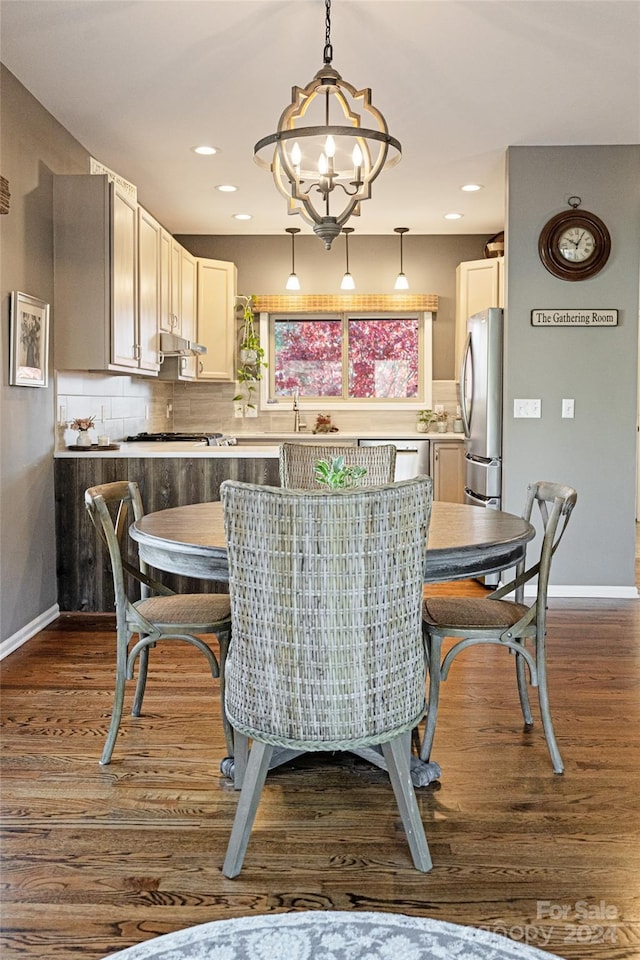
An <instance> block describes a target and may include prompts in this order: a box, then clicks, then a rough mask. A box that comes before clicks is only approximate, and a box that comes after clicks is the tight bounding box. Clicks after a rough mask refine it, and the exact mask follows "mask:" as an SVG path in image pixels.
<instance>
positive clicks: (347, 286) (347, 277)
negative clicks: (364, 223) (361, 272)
mask: <svg viewBox="0 0 640 960" xmlns="http://www.w3.org/2000/svg"><path fill="white" fill-rule="evenodd" d="M342 232H343V233H344V251H345V255H346V270H345V272H344V277H343V278H342V283H341V284H340V289H341V290H355V288H356V284H355V281H354V279H353V277H352V276H351V274H350V273H349V234H350V233H353V227H343V228H342Z"/></svg>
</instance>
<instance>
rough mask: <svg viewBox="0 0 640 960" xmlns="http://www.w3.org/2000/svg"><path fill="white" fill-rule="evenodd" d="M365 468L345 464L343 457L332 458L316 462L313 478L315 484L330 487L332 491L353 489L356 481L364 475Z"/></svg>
mask: <svg viewBox="0 0 640 960" xmlns="http://www.w3.org/2000/svg"><path fill="white" fill-rule="evenodd" d="M366 472H367V468H366V467H355V466H349V465H348V464H345V462H344V457H332V459H331V460H330V461H329V460H316V463H315V471H314V477H315V480H316V481H317V483H320V484H322V486H325V487H330V488H331V489H332V490H341V489H346V488H347V487H353V486H354V485H355V484H356V482H357V481H358V480H360V479H361V478H362V477H364V476H365V475H366Z"/></svg>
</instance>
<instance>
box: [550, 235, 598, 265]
mask: <svg viewBox="0 0 640 960" xmlns="http://www.w3.org/2000/svg"><path fill="white" fill-rule="evenodd" d="M595 248H596V241H595V238H594V236H593V234H592V233H591V231H590V230H587V228H586V227H569V228H568V229H567V230H563V231H562V233H561V234H560V236H559V237H558V251H559V253H560V256H562V257H564V259H565V260H569V261H570V262H571V263H583V262H584V261H585V260H588V259H589V257H590V256H592V254H593V252H594V250H595Z"/></svg>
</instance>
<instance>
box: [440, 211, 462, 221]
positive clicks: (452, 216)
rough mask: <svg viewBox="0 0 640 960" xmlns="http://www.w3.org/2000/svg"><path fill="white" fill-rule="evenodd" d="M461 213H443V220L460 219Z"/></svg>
mask: <svg viewBox="0 0 640 960" xmlns="http://www.w3.org/2000/svg"><path fill="white" fill-rule="evenodd" d="M462 217H463V214H461V213H445V215H444V218H445V220H462Z"/></svg>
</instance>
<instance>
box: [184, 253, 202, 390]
mask: <svg viewBox="0 0 640 960" xmlns="http://www.w3.org/2000/svg"><path fill="white" fill-rule="evenodd" d="M197 295H198V265H197V261H196V258H195V257H193V256H192V255H191V254H190V253H189V251H188V250H185V249H184V247H180V336H181V337H184V338H185V340H195V339H196V297H197ZM197 362H198V358H197V357H180V378H181V379H188V380H195V377H196V373H197Z"/></svg>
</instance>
